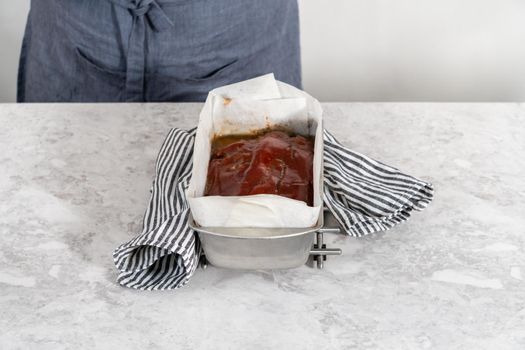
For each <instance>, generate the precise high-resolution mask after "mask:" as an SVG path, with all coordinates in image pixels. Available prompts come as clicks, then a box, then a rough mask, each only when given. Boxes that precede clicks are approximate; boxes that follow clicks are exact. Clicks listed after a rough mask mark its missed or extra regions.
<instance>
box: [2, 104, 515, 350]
mask: <svg viewBox="0 0 525 350" xmlns="http://www.w3.org/2000/svg"><path fill="white" fill-rule="evenodd" d="M199 109H200V105H199V104H148V105H144V104H134V105H132V104H122V105H117V104H98V105H90V104H77V105H68V104H64V105H55V104H47V105H44V104H40V105H0V198H1V199H0V349H95V348H96V349H162V348H170V349H320V348H322V349H498V350H502V349H524V348H525V282H524V278H525V255H524V253H525V199H524V198H525V106H524V105H520V104H403V103H398V104H379V103H366V104H353V103H351V104H346V103H334V104H324V109H325V120H326V127H327V128H328V129H330V130H331V131H332V132H333V133H334V134H335V135H336V136H338V137H339V139H340V140H341V141H343V142H344V143H345V144H346V145H348V146H350V147H352V148H353V149H355V150H357V151H361V152H363V153H365V154H367V155H369V156H372V157H375V158H376V159H379V160H382V161H383V162H386V163H388V164H391V165H394V166H396V167H399V168H401V169H402V170H404V171H406V172H408V173H410V174H412V175H415V176H418V177H421V178H423V179H426V180H428V181H431V182H432V183H433V184H434V185H435V189H436V195H435V200H434V202H433V203H432V204H431V205H430V206H429V208H427V209H426V210H425V211H424V212H422V213H416V214H415V215H414V216H413V217H412V218H411V219H410V220H409V221H408V222H407V223H404V224H401V225H399V226H398V227H397V228H395V229H393V230H391V231H389V232H386V233H381V234H376V235H371V236H367V237H365V238H362V239H355V238H350V237H345V236H342V235H337V236H336V235H331V236H329V237H327V238H328V240H329V242H330V243H331V244H332V245H337V246H339V247H341V248H342V249H343V251H344V253H343V255H342V256H340V257H333V258H329V260H328V261H327V263H326V268H325V270H316V269H313V268H309V267H307V266H304V267H301V268H299V269H294V270H288V271H253V272H238V271H229V270H223V269H218V268H214V267H209V268H208V269H207V270H205V271H198V272H197V274H196V275H195V276H194V277H193V279H192V280H191V281H190V283H189V284H188V285H187V286H186V287H184V288H182V289H179V290H176V291H166V292H141V291H136V290H129V289H125V288H122V287H120V286H119V285H117V284H116V283H115V278H116V270H115V267H114V265H113V261H112V257H111V253H112V250H113V249H114V248H115V247H116V246H117V245H118V244H119V243H121V242H124V241H126V240H128V239H129V238H130V237H132V236H133V235H134V234H135V233H137V232H138V231H139V230H140V223H141V216H142V214H143V212H144V209H145V206H146V203H147V201H148V197H149V187H150V183H151V181H152V174H153V165H154V161H155V157H156V154H157V151H158V149H159V147H160V145H161V142H162V140H163V138H164V136H165V134H166V133H167V131H168V129H169V128H171V127H182V128H187V127H191V126H193V125H195V124H196V122H197V116H198V111H199Z"/></svg>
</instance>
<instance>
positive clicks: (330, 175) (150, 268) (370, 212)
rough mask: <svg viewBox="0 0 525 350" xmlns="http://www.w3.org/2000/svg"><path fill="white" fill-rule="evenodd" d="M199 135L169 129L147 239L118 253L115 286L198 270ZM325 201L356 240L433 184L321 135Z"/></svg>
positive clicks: (165, 284) (169, 282)
mask: <svg viewBox="0 0 525 350" xmlns="http://www.w3.org/2000/svg"><path fill="white" fill-rule="evenodd" d="M194 137H195V129H192V130H189V131H185V130H180V129H172V130H171V131H170V132H169V134H168V136H167V137H166V140H165V141H164V143H163V145H162V147H161V149H160V152H159V155H158V157H157V162H156V168H155V180H154V182H153V187H152V194H151V199H150V202H149V205H148V208H147V210H146V213H145V214H144V220H143V229H142V233H140V234H139V235H138V236H136V237H135V238H133V239H132V240H131V241H129V242H127V243H125V244H123V245H121V246H119V247H118V248H117V249H115V252H114V253H113V258H114V260H115V265H116V266H117V268H118V269H119V275H118V282H119V283H120V284H121V285H123V286H125V287H130V288H136V289H144V290H163V289H174V288H178V287H181V286H183V285H184V284H185V283H186V282H188V280H189V279H190V278H191V276H192V275H193V273H194V272H195V269H196V268H197V265H198V260H199V255H200V245H199V240H198V239H197V237H196V236H195V234H194V232H193V231H192V230H191V229H190V228H189V226H188V223H187V220H188V214H189V207H188V203H187V202H186V198H185V190H186V188H187V187H188V184H189V180H190V176H191V169H192V152H193V140H194ZM324 181H325V183H324V202H325V205H326V206H327V207H328V209H330V211H331V212H332V213H333V215H334V216H335V217H336V219H337V220H338V221H339V223H340V224H341V227H342V228H343V229H344V230H345V231H346V233H348V234H349V235H351V236H355V237H360V236H363V235H366V234H369V233H372V232H377V231H384V230H388V229H389V228H392V227H394V226H395V225H396V224H397V223H400V222H402V221H405V220H407V219H408V217H409V216H410V213H411V212H412V210H423V209H424V208H425V207H426V206H427V205H428V204H429V203H430V201H431V200H432V192H433V189H432V185H431V184H430V183H427V182H425V181H421V180H419V179H416V178H414V177H412V176H410V175H406V174H404V173H402V172H400V171H399V170H397V169H395V168H392V167H390V166H388V165H385V164H382V163H380V162H378V161H375V160H373V159H370V158H368V157H366V156H364V155H362V154H359V153H357V152H354V151H351V150H349V149H348V148H346V147H344V146H343V145H341V144H340V143H339V142H338V141H337V140H336V139H335V138H334V137H333V136H332V135H331V134H330V133H329V132H328V131H326V130H325V132H324Z"/></svg>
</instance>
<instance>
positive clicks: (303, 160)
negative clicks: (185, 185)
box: [204, 130, 314, 206]
mask: <svg viewBox="0 0 525 350" xmlns="http://www.w3.org/2000/svg"><path fill="white" fill-rule="evenodd" d="M313 157H314V140H313V137H309V136H301V135H294V134H291V133H288V132H285V131H282V130H264V131H261V132H258V133H255V134H250V135H230V136H221V137H217V138H215V139H214V140H213V142H212V149H211V156H210V163H209V166H208V177H207V181H206V189H205V194H204V195H205V196H245V195H255V194H276V195H280V196H284V197H288V198H292V199H296V200H300V201H304V202H306V203H307V204H308V205H309V206H312V205H313V203H312V202H313V186H312V183H313Z"/></svg>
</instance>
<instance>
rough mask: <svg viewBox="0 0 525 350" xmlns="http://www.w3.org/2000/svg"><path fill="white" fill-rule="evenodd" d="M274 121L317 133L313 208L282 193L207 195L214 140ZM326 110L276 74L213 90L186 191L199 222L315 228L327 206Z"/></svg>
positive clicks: (202, 118)
mask: <svg viewBox="0 0 525 350" xmlns="http://www.w3.org/2000/svg"><path fill="white" fill-rule="evenodd" d="M274 125H280V126H286V127H287V128H290V129H291V130H293V131H295V132H297V133H300V134H303V135H304V134H306V135H315V146H314V164H313V166H314V179H313V180H314V183H313V186H314V206H313V207H309V206H308V205H307V204H306V203H305V202H302V201H298V200H294V199H290V198H286V197H281V196H277V195H266V194H260V195H252V196H206V197H203V193H204V189H205V186H206V177H207V173H208V163H209V160H210V151H211V141H212V139H213V138H214V137H215V136H217V135H229V134H240V133H241V134H242V133H248V132H251V131H254V130H258V129H262V128H266V127H271V126H274ZM322 155H323V128H322V109H321V105H320V104H319V102H318V101H317V100H316V99H314V98H313V97H311V96H310V95H308V94H307V93H305V92H304V91H301V90H299V89H297V88H295V87H293V86H290V85H288V84H285V83H283V82H280V81H277V80H275V78H274V76H273V74H267V75H263V76H260V77H258V78H254V79H250V80H246V81H243V82H240V83H236V84H232V85H226V86H223V87H220V88H217V89H215V90H212V91H211V92H210V93H209V94H208V97H207V99H206V103H205V104H204V107H203V108H202V110H201V113H200V116H199V124H198V127H197V134H196V136H195V146H194V151H193V173H192V177H191V182H190V185H189V188H188V191H187V193H186V196H187V199H188V202H189V205H190V209H191V212H192V215H193V218H194V220H195V221H196V222H197V223H198V224H199V225H200V226H203V227H311V226H313V225H315V224H316V222H317V220H318V218H319V212H320V210H321V208H322V204H323V200H322V191H321V186H322V177H321V173H322V159H323V158H322Z"/></svg>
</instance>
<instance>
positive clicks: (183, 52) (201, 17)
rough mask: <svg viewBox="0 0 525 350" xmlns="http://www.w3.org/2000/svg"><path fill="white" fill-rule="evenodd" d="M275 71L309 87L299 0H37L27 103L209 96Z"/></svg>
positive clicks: (27, 52)
mask: <svg viewBox="0 0 525 350" xmlns="http://www.w3.org/2000/svg"><path fill="white" fill-rule="evenodd" d="M270 72H274V73H275V76H276V78H277V79H279V80H282V81H284V82H287V83H289V84H292V85H294V86H297V87H300V85H301V66H300V50H299V20H298V9H297V2H296V1H295V0H264V1H255V0H252V1H249V0H171V1H167V0H166V1H161V0H157V1H154V0H37V1H31V10H30V13H29V16H28V21H27V26H26V32H25V36H24V40H23V44H22V52H21V56H20V66H19V75H18V101H19V102H119V101H203V100H204V99H205V98H206V95H207V92H208V91H209V90H211V89H213V88H215V87H217V86H221V85H225V84H229V83H234V82H237V81H241V80H245V79H249V78H252V77H255V76H258V75H261V74H265V73H270Z"/></svg>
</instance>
